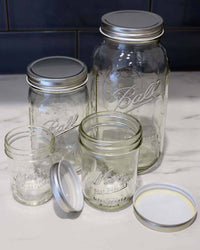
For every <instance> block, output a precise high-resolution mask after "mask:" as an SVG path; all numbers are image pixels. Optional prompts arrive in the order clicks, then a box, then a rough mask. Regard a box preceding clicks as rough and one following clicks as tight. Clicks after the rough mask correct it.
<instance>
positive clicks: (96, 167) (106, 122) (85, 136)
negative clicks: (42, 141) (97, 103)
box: [79, 112, 142, 210]
mask: <svg viewBox="0 0 200 250" xmlns="http://www.w3.org/2000/svg"><path fill="white" fill-rule="evenodd" d="M79 140H80V144H81V153H82V183H83V193H84V196H85V198H86V200H87V201H88V202H89V203H90V204H92V205H93V206H95V207H97V208H99V209H103V210H116V209H119V208H121V207H123V206H125V205H126V204H128V203H129V202H130V200H131V198H132V196H133V194H134V191H135V187H136V176H137V164H138V155H139V146H140V144H141V140H142V131H141V126H140V123H139V122H138V121H137V120H136V119H135V118H133V117H132V116H129V115H126V114H123V113H119V112H100V113H96V114H92V115H89V116H88V117H86V118H85V119H84V120H83V121H82V123H81V124H80V128H79Z"/></svg>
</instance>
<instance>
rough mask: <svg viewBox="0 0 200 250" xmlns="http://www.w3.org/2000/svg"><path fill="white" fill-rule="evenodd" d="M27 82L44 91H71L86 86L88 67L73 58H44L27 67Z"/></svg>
mask: <svg viewBox="0 0 200 250" xmlns="http://www.w3.org/2000/svg"><path fill="white" fill-rule="evenodd" d="M27 82H28V84H29V85H30V86H32V87H34V88H37V89H40V90H43V91H49V92H62V91H69V90H73V89H76V88H78V87H81V86H82V85H85V84H86V82H87V67H86V65H85V64H84V63H83V62H81V61H79V60H77V59H75V58H71V57H66V56H52V57H44V58H41V59H39V60H37V61H34V62H33V63H31V64H30V65H29V66H28V67H27Z"/></svg>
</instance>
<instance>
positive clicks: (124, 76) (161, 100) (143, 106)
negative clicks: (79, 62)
mask: <svg viewBox="0 0 200 250" xmlns="http://www.w3.org/2000/svg"><path fill="white" fill-rule="evenodd" d="M168 71H169V70H168V60H167V56H166V52H165V49H164V48H163V47H162V45H161V44H160V43H159V40H154V41H149V42H145V43H144V42H143V43H142V42H141V43H133V42H121V41H116V40H111V39H108V38H106V39H105V40H104V42H103V43H102V45H101V46H100V47H99V48H97V50H96V52H95V54H94V63H93V70H92V74H91V102H90V103H91V106H90V108H91V110H92V111H93V112H99V111H120V112H124V113H128V114H130V115H133V116H135V117H136V118H137V119H138V120H139V121H140V123H141V125H142V127H143V143H142V145H141V148H140V156H139V164H138V172H139V173H140V172H144V171H146V170H148V169H149V168H150V167H152V166H156V165H157V164H159V162H160V161H158V159H160V156H161V154H162V150H163V139H164V126H165V117H166V103H167V95H168Z"/></svg>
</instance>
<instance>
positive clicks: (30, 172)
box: [5, 126, 55, 205]
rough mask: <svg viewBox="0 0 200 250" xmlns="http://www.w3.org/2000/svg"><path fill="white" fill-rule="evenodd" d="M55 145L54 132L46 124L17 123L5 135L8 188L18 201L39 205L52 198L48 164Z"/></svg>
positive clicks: (50, 162) (50, 163)
mask: <svg viewBox="0 0 200 250" xmlns="http://www.w3.org/2000/svg"><path fill="white" fill-rule="evenodd" d="M54 146H55V138H54V135H53V134H52V133H51V132H50V131H49V130H47V129H45V128H39V127H31V126H29V127H19V128H16V129H13V130H11V131H10V132H9V133H8V134H7V135H6V137H5V153H6V155H7V156H8V169H9V172H10V180H11V189H12V193H13V196H14V198H15V199H16V200H17V201H19V202H20V203H23V204H26V205H40V204H42V203H44V202H46V201H48V200H49V199H50V198H51V196H52V192H51V186H50V168H51V166H52V164H53V161H52V156H53V152H54Z"/></svg>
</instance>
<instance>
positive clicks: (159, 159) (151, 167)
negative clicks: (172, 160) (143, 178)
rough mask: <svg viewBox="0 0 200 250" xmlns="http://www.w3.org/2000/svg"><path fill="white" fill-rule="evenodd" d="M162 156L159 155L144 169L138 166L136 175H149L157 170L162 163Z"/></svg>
mask: <svg viewBox="0 0 200 250" xmlns="http://www.w3.org/2000/svg"><path fill="white" fill-rule="evenodd" d="M162 158H163V157H162V154H161V153H159V156H158V157H157V158H156V159H155V160H154V161H153V162H152V163H151V164H150V165H148V166H144V167H139V166H138V171H137V173H138V174H146V173H149V172H152V171H153V170H155V169H157V168H158V167H159V166H160V164H161V162H162Z"/></svg>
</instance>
